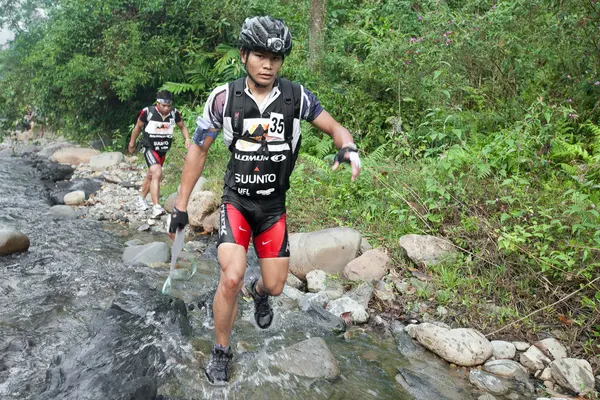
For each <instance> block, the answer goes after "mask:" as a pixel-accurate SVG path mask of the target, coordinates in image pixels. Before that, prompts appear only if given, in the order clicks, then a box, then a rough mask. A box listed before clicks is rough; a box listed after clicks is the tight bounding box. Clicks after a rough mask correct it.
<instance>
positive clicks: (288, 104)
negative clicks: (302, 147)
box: [279, 78, 300, 140]
mask: <svg viewBox="0 0 600 400" xmlns="http://www.w3.org/2000/svg"><path fill="white" fill-rule="evenodd" d="M279 84H280V85H281V94H282V96H283V121H284V122H283V123H284V127H285V135H286V140H291V139H292V137H293V130H294V117H295V115H294V114H295V110H296V101H295V97H296V96H298V95H299V94H297V93H295V92H296V91H297V90H299V89H300V85H298V84H295V83H292V82H290V81H289V80H287V79H285V78H280V79H279Z"/></svg>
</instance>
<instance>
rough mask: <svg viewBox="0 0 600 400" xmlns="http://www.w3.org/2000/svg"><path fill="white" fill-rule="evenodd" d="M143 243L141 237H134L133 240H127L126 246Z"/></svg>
mask: <svg viewBox="0 0 600 400" xmlns="http://www.w3.org/2000/svg"><path fill="white" fill-rule="evenodd" d="M141 244H142V241H141V240H140V239H133V240H128V241H127V242H125V246H126V247H133V246H139V245H141Z"/></svg>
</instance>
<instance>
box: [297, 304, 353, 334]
mask: <svg viewBox="0 0 600 400" xmlns="http://www.w3.org/2000/svg"><path fill="white" fill-rule="evenodd" d="M305 314H306V315H308V316H309V317H310V318H311V323H310V324H311V325H312V326H318V327H320V328H322V329H324V330H326V331H330V332H334V333H340V332H345V331H346V322H345V321H344V320H343V319H341V318H340V317H338V316H336V315H334V314H332V313H330V312H329V311H327V310H325V309H324V308H323V307H322V306H320V305H319V304H316V302H311V303H310V308H309V309H308V310H306V311H305ZM305 319H306V318H304V317H303V318H302V320H303V322H304V320H305Z"/></svg>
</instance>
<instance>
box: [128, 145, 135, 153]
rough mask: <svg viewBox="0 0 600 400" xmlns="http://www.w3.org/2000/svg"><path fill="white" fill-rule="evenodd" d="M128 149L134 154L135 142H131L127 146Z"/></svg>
mask: <svg viewBox="0 0 600 400" xmlns="http://www.w3.org/2000/svg"><path fill="white" fill-rule="evenodd" d="M127 150H128V151H129V154H133V152H134V151H135V143H131V142H129V147H127Z"/></svg>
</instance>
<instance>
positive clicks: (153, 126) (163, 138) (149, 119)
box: [138, 106, 181, 152]
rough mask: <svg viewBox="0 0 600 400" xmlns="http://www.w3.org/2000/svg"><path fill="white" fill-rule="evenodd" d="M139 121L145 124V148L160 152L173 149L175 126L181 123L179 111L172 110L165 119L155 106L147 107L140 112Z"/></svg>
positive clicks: (143, 139)
mask: <svg viewBox="0 0 600 400" xmlns="http://www.w3.org/2000/svg"><path fill="white" fill-rule="evenodd" d="M138 119H139V120H140V121H142V122H143V123H144V133H143V138H142V141H143V143H144V147H146V148H149V149H152V150H156V151H160V152H166V151H167V150H169V149H170V148H171V143H172V142H173V131H174V129H175V125H176V124H177V123H179V122H180V121H181V114H180V113H179V111H177V109H175V108H174V109H172V110H171V112H169V114H167V116H165V117H163V116H162V115H161V114H160V113H159V112H158V110H157V109H156V107H155V106H150V107H146V108H144V109H143V110H142V111H141V112H140V115H139V117H138Z"/></svg>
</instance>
